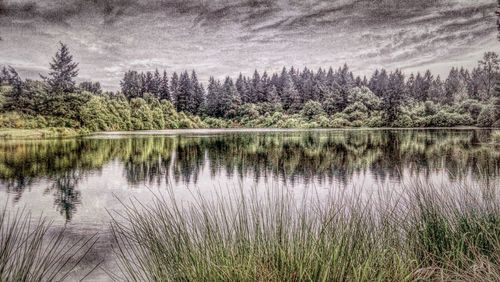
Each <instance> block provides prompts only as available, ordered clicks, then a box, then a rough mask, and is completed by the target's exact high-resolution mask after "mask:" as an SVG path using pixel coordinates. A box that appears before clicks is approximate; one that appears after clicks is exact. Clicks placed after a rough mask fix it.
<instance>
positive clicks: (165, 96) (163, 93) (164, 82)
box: [159, 71, 171, 101]
mask: <svg viewBox="0 0 500 282" xmlns="http://www.w3.org/2000/svg"><path fill="white" fill-rule="evenodd" d="M159 98H160V100H168V101H171V98H170V89H169V86H168V76H167V72H166V71H163V77H162V78H161V81H160V87H159Z"/></svg>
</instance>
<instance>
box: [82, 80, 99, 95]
mask: <svg viewBox="0 0 500 282" xmlns="http://www.w3.org/2000/svg"><path fill="white" fill-rule="evenodd" d="M78 89H80V90H81V91H86V92H89V93H92V94H95V95H100V94H102V89H101V84H100V83H99V82H92V81H84V82H82V83H80V84H78Z"/></svg>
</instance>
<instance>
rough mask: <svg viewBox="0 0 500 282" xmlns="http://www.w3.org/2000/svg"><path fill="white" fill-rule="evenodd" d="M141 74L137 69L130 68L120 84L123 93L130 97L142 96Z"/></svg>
mask: <svg viewBox="0 0 500 282" xmlns="http://www.w3.org/2000/svg"><path fill="white" fill-rule="evenodd" d="M140 79H141V78H140V75H139V73H137V71H132V70H129V71H127V72H126V73H125V75H124V76H123V79H122V81H121V82H120V86H121V89H122V93H123V95H124V96H125V97H127V98H128V99H132V98H138V97H142V90H141V82H140Z"/></svg>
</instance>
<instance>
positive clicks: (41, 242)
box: [0, 209, 97, 281]
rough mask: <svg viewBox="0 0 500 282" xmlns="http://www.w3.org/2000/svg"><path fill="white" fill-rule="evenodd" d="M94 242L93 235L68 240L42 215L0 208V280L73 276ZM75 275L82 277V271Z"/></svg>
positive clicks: (60, 279) (34, 279) (94, 237)
mask: <svg viewBox="0 0 500 282" xmlns="http://www.w3.org/2000/svg"><path fill="white" fill-rule="evenodd" d="M96 241H97V237H96V236H91V237H89V238H86V239H81V240H78V241H76V242H74V241H70V240H68V239H67V238H66V237H65V233H64V231H54V230H53V228H52V227H51V223H50V222H48V221H47V220H46V219H45V218H44V217H39V218H34V217H32V216H31V214H30V213H28V212H26V211H25V210H22V209H20V210H17V211H15V212H13V213H9V212H7V211H6V210H5V209H4V210H2V211H0V281H63V280H67V279H68V278H71V279H74V278H75V276H72V275H73V274H74V272H76V270H77V268H78V271H81V270H82V269H80V268H79V267H80V265H81V262H82V260H83V259H84V257H85V256H86V255H87V254H88V252H89V251H90V250H91V248H92V247H93V245H94V244H95V242H96ZM88 273H89V272H87V274H88ZM75 275H77V274H75ZM77 276H78V277H79V278H83V277H85V273H79V274H78V275H77Z"/></svg>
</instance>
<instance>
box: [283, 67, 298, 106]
mask: <svg viewBox="0 0 500 282" xmlns="http://www.w3.org/2000/svg"><path fill="white" fill-rule="evenodd" d="M281 79H282V81H281V83H282V86H283V90H282V91H283V92H282V94H281V95H282V100H283V103H284V105H283V106H284V108H285V109H286V110H288V111H290V112H292V113H297V112H299V111H300V110H301V109H302V99H301V97H300V95H299V91H298V90H297V88H296V86H295V83H294V82H293V81H292V78H291V76H290V75H289V74H288V73H284V74H282V78H281Z"/></svg>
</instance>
